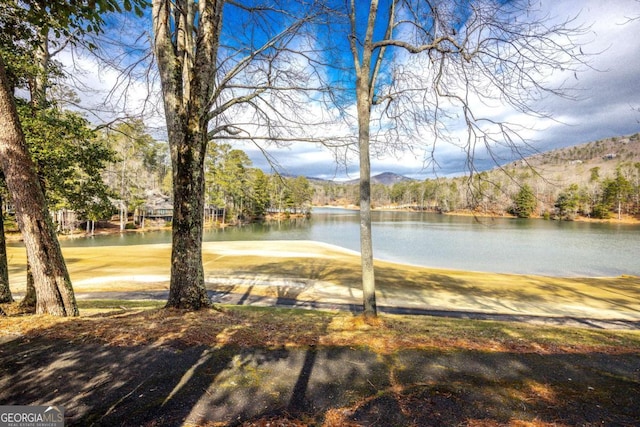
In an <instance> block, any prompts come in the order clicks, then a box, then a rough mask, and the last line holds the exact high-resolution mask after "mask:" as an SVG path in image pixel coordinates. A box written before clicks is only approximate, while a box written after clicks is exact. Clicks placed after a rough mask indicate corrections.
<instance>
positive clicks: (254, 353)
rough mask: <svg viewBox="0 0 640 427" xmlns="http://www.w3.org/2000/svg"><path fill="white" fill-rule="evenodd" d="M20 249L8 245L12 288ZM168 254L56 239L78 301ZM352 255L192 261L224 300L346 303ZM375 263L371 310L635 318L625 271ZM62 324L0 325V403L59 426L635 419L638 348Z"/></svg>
mask: <svg viewBox="0 0 640 427" xmlns="http://www.w3.org/2000/svg"><path fill="white" fill-rule="evenodd" d="M22 252H23V251H17V250H16V251H14V252H13V253H12V254H10V256H11V257H12V262H11V265H12V271H11V274H12V286H15V288H16V289H15V290H16V291H17V292H16V294H18V293H19V291H20V287H21V284H20V280H21V278H22V277H23V272H24V270H23V266H22V265H21V264H20V262H21V261H20V260H21V258H20V257H21V256H24V255H22ZM168 254H169V247H168V245H148V246H143V247H142V246H141V247H137V248H133V247H132V248H126V249H124V248H123V249H121V250H119V251H118V252H117V253H114V251H113V250H112V249H109V248H91V249H90V250H89V249H87V248H66V249H65V257H66V258H67V260H68V265H69V268H70V271H71V274H72V279H73V281H74V286H75V287H76V291H77V292H78V295H79V296H80V297H88V296H90V295H91V294H95V293H101V295H102V296H103V297H105V296H106V297H113V296H114V295H116V296H117V295H118V293H124V294H128V293H131V292H139V293H142V294H144V293H153V292H164V291H166V286H167V273H168V271H167V270H168ZM114 257H119V258H118V261H117V262H114ZM356 258H357V257H355V255H353V254H349V253H345V252H344V251H337V252H336V249H335V248H331V247H327V246H318V245H315V244H312V243H310V242H298V243H297V246H296V247H295V248H292V247H291V244H290V243H286V242H279V243H275V242H268V243H263V244H262V246H260V245H256V244H255V243H246V242H245V243H242V242H236V243H233V244H225V245H215V244H208V245H206V246H205V257H204V262H205V270H206V271H207V281H208V286H209V287H210V290H211V291H212V292H214V293H215V292H218V294H217V295H218V296H227V297H228V296H233V297H234V298H236V300H234V301H229V300H226V301H223V302H225V303H248V302H250V301H253V302H256V303H266V304H278V303H280V305H282V304H283V303H286V302H288V301H303V300H304V301H306V302H307V303H308V304H311V307H315V308H323V306H322V304H328V305H329V306H331V305H335V304H344V305H346V306H347V307H351V306H353V305H354V304H358V303H359V302H360V301H361V294H359V293H358V290H357V278H358V274H359V273H358V269H357V266H356V261H357V260H356ZM212 266H215V267H212ZM377 273H378V278H379V280H380V283H381V286H380V296H381V298H380V302H381V303H383V304H382V305H385V304H386V305H387V306H398V305H401V306H403V308H404V309H407V310H417V309H418V308H420V309H424V310H431V311H432V312H435V311H441V312H442V313H444V314H446V313H449V315H451V314H452V313H453V310H452V308H454V307H458V308H460V307H462V308H463V310H460V311H459V312H458V314H459V316H460V317H471V314H473V313H475V314H476V315H479V316H480V315H481V316H480V317H479V318H491V317H490V316H498V318H497V319H498V320H509V321H513V320H519V321H532V320H535V319H537V320H540V321H542V322H543V323H544V320H545V319H555V320H559V321H560V323H559V324H562V325H565V326H562V327H566V322H567V321H568V320H571V321H576V322H577V325H580V326H582V327H589V328H592V329H596V330H599V328H604V327H614V328H618V327H624V328H626V329H638V321H640V305H638V301H639V300H640V298H638V296H639V293H640V286H638V285H639V280H640V279H638V278H636V277H623V278H608V279H606V278H603V279H588V278H584V279H579V278H576V279H567V278H544V277H534V276H513V275H491V274H479V273H470V272H452V271H436V270H429V269H422V268H416V267H411V266H399V265H390V264H384V263H381V264H379V265H378V271H377ZM301 278H304V279H301ZM14 279H15V280H14ZM107 292H110V293H114V294H108V293H107ZM83 295H84V296H83ZM120 296H122V294H120ZM314 304H315V305H314ZM427 314H428V313H427ZM431 314H434V313H431ZM117 316H121V317H118V318H119V319H122V320H128V321H130V322H132V323H131V324H132V326H131V328H134V329H136V326H134V325H137V324H139V323H136V321H137V318H136V317H135V313H130V312H128V311H127V310H123V312H122V313H121V314H118V315H117ZM482 316H484V317H482ZM500 316H502V317H500ZM505 316H509V317H505ZM493 319H494V320H496V318H493ZM96 324H99V323H96ZM572 324H573V323H572ZM67 327H68V326H65V323H60V324H55V323H54V324H52V325H51V326H48V327H47V329H45V330H39V331H38V333H36V334H29V333H25V334H3V333H0V405H36V404H37V405H62V406H63V407H64V408H65V414H66V422H67V425H69V426H254V425H255V426H302V425H317V426H326V427H329V426H394V427H395V426H456V425H463V426H637V425H640V348H638V349H637V350H635V349H628V348H627V349H626V350H624V351H620V352H601V351H597V350H594V351H588V350H584V351H583V350H581V351H578V352H570V351H556V352H554V351H536V350H535V348H534V349H528V350H527V351H507V350H504V349H497V350H492V349H484V350H474V349H464V348H461V349H454V350H451V349H449V350H439V349H438V348H436V347H434V348H431V349H429V348H427V349H425V348H422V349H400V350H396V351H393V352H378V351H375V349H373V348H370V347H368V346H366V345H365V346H362V345H344V346H341V345H330V346H327V345H309V344H307V345H302V346H287V345H280V346H263V345H259V346H253V347H252V346H237V345H233V344H226V343H224V341H220V342H219V343H218V344H215V345H185V344H184V342H183V341H182V340H181V339H180V336H179V334H178V335H177V336H176V339H175V340H165V341H163V342H162V343H158V342H152V343H148V342H143V343H136V342H120V343H118V344H117V345H113V344H105V343H101V342H98V341H95V340H92V339H91V338H90V337H88V336H87V338H86V339H85V338H74V339H61V338H59V337H60V336H64V334H63V333H61V329H63V328H67ZM145 327H146V328H151V329H152V328H153V327H154V325H145ZM0 329H1V328H0ZM141 329H142V328H141ZM89 332H90V331H89ZM180 333H183V334H186V333H188V331H182V332H180ZM229 333H231V334H233V333H240V332H239V330H232V331H230V332H229ZM242 333H243V334H250V333H251V331H247V330H243V331H242Z"/></svg>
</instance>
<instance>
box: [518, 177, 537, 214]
mask: <svg viewBox="0 0 640 427" xmlns="http://www.w3.org/2000/svg"><path fill="white" fill-rule="evenodd" d="M537 205H538V201H537V199H536V196H535V194H534V193H533V190H532V189H531V187H530V186H529V185H528V184H524V185H523V186H522V187H520V191H518V193H516V195H515V197H514V198H513V207H512V213H513V214H514V215H516V216H517V217H518V218H529V217H530V216H531V215H532V214H533V213H534V212H535V210H536V207H537Z"/></svg>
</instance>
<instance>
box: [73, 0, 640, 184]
mask: <svg viewBox="0 0 640 427" xmlns="http://www.w3.org/2000/svg"><path fill="white" fill-rule="evenodd" d="M358 3H363V2H358ZM538 4H539V7H540V8H541V11H540V14H541V15H548V16H551V17H556V18H557V19H559V20H563V19H566V18H570V17H574V16H577V18H576V21H575V24H576V25H578V24H582V25H586V26H590V31H589V32H587V33H586V34H585V35H584V38H583V39H582V40H581V42H583V43H584V46H583V49H584V50H585V52H589V53H593V54H594V55H593V56H592V57H591V59H590V65H591V67H592V68H590V69H585V70H584V71H583V72H581V73H579V74H578V75H577V79H576V78H574V77H573V76H572V75H571V76H570V78H569V80H568V81H569V83H570V84H571V85H572V86H573V88H574V89H575V93H576V95H577V99H576V100H567V99H559V98H549V99H547V100H546V101H544V102H542V103H539V104H538V105H536V107H538V108H541V109H543V110H544V111H546V112H547V113H548V114H549V117H550V118H549V119H532V118H531V117H528V116H524V115H521V114H518V113H517V112H514V111H512V110H510V109H509V108H507V107H506V106H505V105H502V104H500V103H497V102H491V103H490V105H489V106H487V107H485V109H486V112H483V114H487V115H490V116H492V117H499V118H508V119H509V120H510V121H512V122H515V123H519V124H521V125H522V126H523V127H525V128H526V130H524V131H523V132H522V136H523V137H524V138H525V139H526V141H527V142H528V143H530V144H531V145H532V146H533V147H535V148H536V149H538V150H540V151H544V150H549V149H553V148H556V147H564V146H570V145H575V144H580V143H584V142H589V141H593V140H597V139H601V138H606V137H610V136H620V135H627V134H633V133H636V132H639V131H640V123H639V122H640V111H637V110H638V109H639V108H640V77H639V76H640V37H638V35H639V34H640V19H636V20H632V21H629V18H632V17H639V16H640V2H639V1H636V0H611V1H608V2H603V1H601V0H583V1H580V2H574V1H555V0H542V1H540V2H536V5H538ZM334 34H335V33H334ZM345 42H346V40H343V41H339V40H337V41H336V43H345ZM596 53H597V54H596ZM65 62H66V61H65ZM85 62H86V64H85V66H84V68H85V69H86V75H85V76H84V77H82V75H81V73H77V75H76V77H77V78H79V79H81V80H82V79H84V80H85V81H88V84H90V85H92V86H98V87H103V88H108V87H110V86H112V85H113V84H114V82H116V81H117V80H118V78H117V76H115V75H114V73H113V72H111V71H109V70H108V69H104V68H102V69H99V70H98V69H97V67H96V66H95V64H94V65H92V64H91V61H90V60H89V59H86V60H85ZM97 76H99V77H98V78H96V77H97ZM342 77H344V76H342ZM129 89H130V92H129V94H128V97H127V98H126V102H127V103H128V105H129V106H130V107H132V108H133V109H136V108H138V109H139V108H140V107H137V105H139V104H141V103H142V101H143V100H147V101H150V102H149V103H148V104H147V107H146V111H148V113H149V114H150V117H149V118H148V123H149V124H151V125H155V126H158V127H161V126H162V122H163V120H162V117H161V114H160V115H159V114H157V113H161V111H154V110H153V109H150V108H149V107H148V105H156V106H157V105H160V102H158V99H157V97H158V93H157V88H156V92H152V94H151V96H150V97H148V96H147V95H148V91H147V85H146V83H145V82H137V83H135V84H134V85H133V86H132V87H129ZM131 89H133V90H131ZM81 97H82V98H83V100H85V101H87V102H91V99H92V98H94V97H95V94H91V93H89V92H88V93H84V94H81ZM154 97H155V98H154ZM347 108H349V106H348V105H347ZM351 108H353V106H351ZM634 109H635V110H634ZM313 110H314V109H313V108H312V107H310V108H309V111H310V112H313ZM153 113H155V116H154V114H153ZM323 132H326V129H323ZM450 133H451V135H453V143H443V142H439V143H438V144H437V146H436V150H435V156H436V160H437V166H438V167H437V168H436V169H434V168H433V167H432V166H433V165H429V164H425V161H424V159H425V153H424V152H422V151H421V149H420V148H419V147H417V148H416V149H414V150H413V151H412V152H408V151H407V152H402V153H400V154H398V155H396V156H391V155H388V156H386V157H381V158H373V159H372V174H377V173H382V172H386V171H391V172H395V173H399V174H403V175H406V176H409V177H412V178H418V179H422V178H425V177H429V176H433V175H434V174H437V175H439V176H450V175H458V174H462V173H464V171H465V161H466V155H465V153H464V152H463V150H462V149H461V148H459V145H461V144H460V143H456V140H455V138H456V137H462V138H464V135H463V134H462V133H461V132H460V129H457V128H456V127H455V126H452V128H451V129H450ZM158 135H162V131H161V130H159V131H158ZM234 145H235V146H236V147H238V148H242V149H244V150H245V151H246V152H247V153H248V154H249V156H250V158H251V159H252V161H253V163H254V166H256V167H260V168H262V169H264V170H265V171H269V169H270V166H269V164H268V162H267V161H266V159H265V158H264V156H263V154H262V151H261V150H259V149H257V148H256V147H255V146H253V145H251V144H245V145H242V144H239V143H235V144H234ZM263 148H266V149H267V150H268V151H269V153H270V154H271V155H272V156H273V157H274V158H276V159H277V161H278V163H279V165H280V167H281V168H282V171H283V172H285V173H288V174H291V175H305V176H309V177H319V178H324V179H352V178H355V177H357V175H358V165H357V158H356V156H355V155H354V154H353V153H352V154H351V155H350V156H348V157H347V158H345V157H344V156H339V157H340V158H341V159H343V160H346V167H344V166H338V165H337V164H336V161H335V157H336V156H335V154H334V153H332V152H331V151H329V150H327V149H326V148H324V147H322V146H319V145H314V144H311V143H295V144H290V145H289V146H288V147H284V148H277V147H275V146H267V147H263ZM504 160H505V161H506V160H509V159H508V158H507V157H506V156H505V158H504ZM475 166H476V168H478V169H487V168H490V167H492V166H493V163H492V161H491V160H490V159H489V158H488V156H483V155H482V153H479V154H478V155H477V157H476V159H475Z"/></svg>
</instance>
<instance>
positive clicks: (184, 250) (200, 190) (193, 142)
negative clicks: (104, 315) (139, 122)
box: [167, 130, 211, 310]
mask: <svg viewBox="0 0 640 427" xmlns="http://www.w3.org/2000/svg"><path fill="white" fill-rule="evenodd" d="M170 134H173V135H174V138H170V139H169V140H170V142H171V156H172V159H173V171H174V172H173V189H174V190H173V191H174V193H173V228H172V236H173V245H172V252H171V282H170V287H169V300H168V302H167V307H174V308H186V309H192V310H198V309H200V308H203V307H208V306H209V305H210V304H211V303H210V300H209V297H208V295H207V290H206V288H205V286H204V269H203V266H202V233H203V225H204V224H203V220H202V218H203V214H204V198H203V194H204V154H205V147H206V141H205V140H204V135H203V134H202V133H201V132H199V130H196V131H195V132H191V130H187V132H185V133H183V134H182V135H183V136H182V138H180V139H178V138H176V136H178V135H179V134H180V132H170Z"/></svg>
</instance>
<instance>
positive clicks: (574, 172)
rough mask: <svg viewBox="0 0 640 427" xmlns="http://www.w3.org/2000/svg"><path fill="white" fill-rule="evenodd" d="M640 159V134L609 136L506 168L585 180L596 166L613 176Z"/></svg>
mask: <svg viewBox="0 0 640 427" xmlns="http://www.w3.org/2000/svg"><path fill="white" fill-rule="evenodd" d="M638 162H640V134H638V133H636V134H634V135H629V136H620V137H612V138H605V139H601V140H598V141H593V142H587V143H584V144H579V145H574V146H571V147H565V148H558V149H555V150H551V151H546V152H543V153H539V154H535V155H533V156H530V157H526V158H524V159H522V160H518V161H515V162H513V163H510V164H508V165H505V166H504V167H503V168H505V169H510V168H512V169H515V170H525V169H526V170H530V169H533V170H535V172H536V174H539V175H540V176H541V177H544V178H545V179H546V180H549V181H553V182H555V183H564V184H565V185H568V183H576V184H583V183H585V182H587V181H588V180H589V179H590V177H591V176H592V171H593V170H594V169H597V170H598V174H599V175H600V176H603V177H604V176H613V175H614V174H615V170H616V169H617V168H618V167H619V166H620V165H621V164H630V165H631V164H635V163H638Z"/></svg>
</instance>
